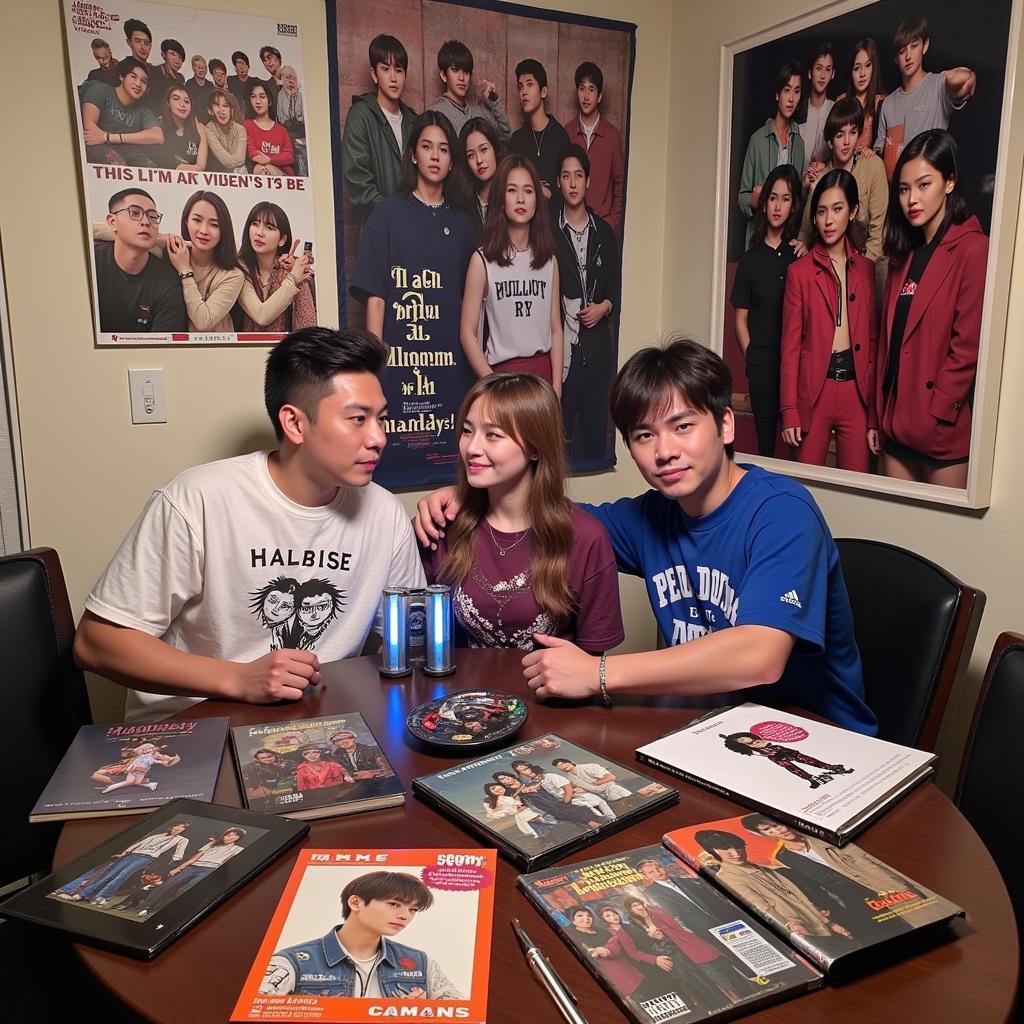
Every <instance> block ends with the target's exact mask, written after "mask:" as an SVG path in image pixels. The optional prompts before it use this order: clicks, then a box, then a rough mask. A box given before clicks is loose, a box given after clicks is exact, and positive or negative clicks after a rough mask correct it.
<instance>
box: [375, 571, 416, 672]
mask: <svg viewBox="0 0 1024 1024" xmlns="http://www.w3.org/2000/svg"><path fill="white" fill-rule="evenodd" d="M383 602H384V646H383V647H382V648H381V652H380V674H381V675H382V676H389V677H394V676H407V675H409V673H410V672H412V666H411V665H410V663H409V592H408V591H407V590H406V589H405V588H404V587H387V588H386V589H385V591H384V596H383Z"/></svg>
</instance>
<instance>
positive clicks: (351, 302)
mask: <svg viewBox="0 0 1024 1024" xmlns="http://www.w3.org/2000/svg"><path fill="white" fill-rule="evenodd" d="M634 31H635V26H632V25H629V24H626V23H623V22H614V21H607V20H603V19H595V18H586V17H581V16H579V15H570V14H563V13H559V12H555V11H548V10H540V9H535V8H526V7H519V6H516V5H512V4H504V3H496V2H488V0H477V2H472V3H470V2H464V0H387V2H386V3H383V4H375V5H370V6H368V5H366V4H365V3H361V2H359V0H328V36H329V38H330V40H331V51H330V66H331V102H332V131H333V135H334V165H335V168H336V171H335V174H336V178H337V180H338V184H339V189H338V191H339V194H340V196H341V199H342V201H341V202H340V203H339V204H337V206H336V211H337V215H338V218H339V220H338V225H337V229H336V242H337V263H338V291H339V295H347V303H346V306H345V308H346V313H345V316H344V319H345V320H346V322H347V323H348V325H349V326H350V327H363V326H366V327H367V328H368V329H370V330H373V331H376V332H377V333H380V334H381V336H382V337H383V338H384V340H385V341H387V342H388V343H389V344H390V345H391V356H390V361H389V368H388V371H387V373H386V374H385V378H384V392H385V395H386V396H387V399H388V405H389V418H388V424H387V429H388V457H387V459H386V460H385V462H384V464H383V465H382V467H381V469H380V471H379V473H378V479H379V481H380V482H381V483H383V484H384V485H385V486H388V487H391V488H399V487H424V486H431V485H436V484H443V483H449V482H451V481H452V480H453V479H454V478H455V473H456V464H457V460H458V450H457V436H456V427H457V425H456V422H455V420H456V415H457V413H458V409H459V405H460V403H461V401H462V397H463V395H464V394H465V393H466V391H467V389H468V388H469V386H470V385H471V384H472V383H473V381H474V380H475V379H476V377H477V376H478V374H483V373H485V372H489V370H490V368H492V367H494V368H497V369H499V370H507V369H528V370H534V369H537V366H536V365H534V364H535V363H536V364H538V365H540V372H542V373H543V374H545V375H548V376H549V379H550V380H551V381H552V383H554V384H555V386H556V389H558V388H561V389H562V396H561V397H562V412H563V418H564V420H565V424H566V440H567V445H568V454H569V459H570V464H571V466H572V468H573V469H574V470H575V471H577V472H592V471H598V470H602V469H607V468H609V467H611V466H612V465H614V462H615V445H614V435H613V431H612V426H611V421H610V417H609V413H608V392H609V389H610V387H611V382H612V379H613V378H614V374H615V370H616V368H617V341H618V320H619V293H620V283H619V282H620V280H621V257H620V253H621V241H622V228H623V223H622V221H623V210H624V207H625V194H626V178H627V174H626V167H627V161H626V155H627V152H628V137H629V134H628V133H629V96H630V88H631V82H632V67H633V54H634V46H635V40H634ZM442 64H443V65H445V66H444V67H443V68H442V67H441V65H442ZM517 72H518V73H517ZM421 111H424V112H425V113H424V115H423V117H421V115H420V112H421ZM424 117H425V118H426V119H427V121H429V122H430V123H427V121H424V120H423V118H424ZM424 135H425V136H426V137H428V138H432V137H433V136H434V135H436V136H437V145H438V147H439V150H440V156H439V158H438V159H439V162H438V163H437V166H436V167H435V168H433V169H431V166H429V165H428V163H427V160H426V158H424V162H423V166H422V167H420V166H419V165H417V164H416V152H415V150H416V146H417V143H418V141H419V140H420V138H421V136H424ZM572 144H575V145H576V146H578V147H579V149H578V150H577V155H576V157H573V158H571V159H570V160H569V164H568V165H567V166H568V169H569V170H568V171H566V172H565V173H563V171H564V168H563V156H564V155H565V150H566V148H567V147H568V146H570V145H572ZM509 154H518V155H519V156H521V157H524V158H526V160H528V161H529V163H530V165H531V166H532V167H533V168H534V170H535V175H534V179H533V181H532V182H531V188H532V189H534V190H535V191H536V192H537V193H538V195H537V199H536V201H535V203H534V202H533V201H531V204H530V210H531V212H530V213H528V214H526V216H527V217H528V218H529V221H530V224H531V227H530V232H529V239H530V240H528V241H527V243H526V246H524V247H522V248H520V247H519V246H516V247H515V251H512V249H511V248H510V247H508V246H505V245H504V236H503V235H502V234H501V230H502V228H501V224H502V219H501V217H500V216H499V215H501V214H503V212H504V203H503V202H501V203H495V202H494V201H493V199H492V197H491V195H490V191H491V186H492V184H494V183H495V182H501V181H504V180H505V179H504V177H503V172H502V159H503V157H505V156H508V155H509ZM581 156H582V159H580V157H581ZM584 164H586V165H587V166H586V167H584ZM569 172H575V173H576V175H577V183H576V185H575V186H571V185H570V182H569V178H568V175H569ZM588 172H589V174H588ZM509 173H515V172H509ZM432 176H433V177H434V178H436V179H437V180H436V181H434V182H431V181H430V179H431V177H432ZM563 178H565V184H564V185H563V184H562V183H561V182H562V179H563ZM584 183H585V184H584ZM563 192H564V194H563ZM488 214H490V217H491V218H493V219H494V221H495V225H496V226H495V229H494V230H495V232H497V233H498V237H499V238H501V239H502V240H501V241H500V242H496V243H495V249H494V250H493V251H494V252H496V253H498V254H499V255H497V256H496V257H495V259H494V260H493V261H489V262H487V263H486V266H487V268H488V274H489V278H488V283H487V284H485V285H484V293H485V294H484V298H483V299H482V300H481V308H480V310H479V311H477V310H474V311H473V312H472V313H471V314H469V315H468V316H464V303H463V294H464V289H465V287H466V280H467V270H468V268H469V266H470V264H471V262H472V261H473V260H474V259H479V260H482V259H483V257H482V255H481V256H477V255H476V250H477V248H478V247H479V246H481V245H482V243H483V242H484V232H485V226H486V222H487V221H486V218H487V217H488ZM535 221H536V222H537V223H539V222H540V221H543V222H544V223H545V226H546V227H545V231H544V233H545V234H548V235H550V236H551V241H550V245H549V246H548V249H549V250H550V255H547V257H546V259H542V258H540V256H538V255H537V253H540V252H543V251H544V245H543V243H542V242H541V241H540V240H539V239H538V238H537V229H536V227H535V226H534V222H535ZM548 228H549V229H550V230H548ZM527 250H529V252H530V256H529V257H528V258H527V257H520V262H519V264H517V265H516V266H512V265H511V264H512V263H514V262H515V259H516V254H517V253H525V252H527ZM506 252H507V253H508V259H507V260H506V258H505V253H506ZM535 263H536V264H537V266H535V265H534V264H535ZM506 264H509V265H506ZM526 264H528V267H527V266H526ZM482 265H483V264H482ZM492 266H497V267H498V270H499V271H500V273H499V274H498V276H495V275H494V274H493V273H492V272H491V270H490V268H491V267H492ZM552 268H554V272H553V271H552ZM499 278H500V280H499ZM556 281H557V287H556V286H555V282H556ZM488 302H490V305H488ZM558 333H561V335H562V338H561V339H560V340H558V341H557V342H556V341H554V340H553V338H554V336H555V335H557V334H558ZM510 338H511V339H512V342H513V344H512V345H509V344H508V340H509V339H510ZM520 349H521V351H520ZM560 349H561V356H559V354H558V353H559V350H560ZM474 351H475V363H474V362H473V360H472V353H473V352H474ZM530 357H533V362H529V359H530ZM524 363H526V365H524ZM556 363H557V365H555V364H556ZM474 366H475V369H474ZM381 474H383V475H381Z"/></svg>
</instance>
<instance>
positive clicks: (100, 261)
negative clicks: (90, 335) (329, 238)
mask: <svg viewBox="0 0 1024 1024" xmlns="http://www.w3.org/2000/svg"><path fill="white" fill-rule="evenodd" d="M64 24H65V29H66V35H67V44H68V63H69V66H70V69H71V81H72V83H73V101H74V104H75V108H76V109H77V111H78V117H77V119H76V123H77V129H78V146H79V153H80V155H81V169H82V194H83V199H84V204H85V210H86V218H87V221H88V225H87V229H88V233H89V237H90V242H89V254H90V258H89V262H90V269H91V273H92V284H93V288H92V300H93V317H94V321H95V327H96V341H97V344H99V345H168V344H173V345H180V344H193V345H198V344H237V343H247V342H248V343H260V344H266V343H267V342H274V341H279V340H280V339H281V338H282V337H284V335H285V334H286V333H287V332H288V331H290V330H293V329H297V328H299V327H307V326H313V325H314V324H316V323H317V309H316V288H315V284H314V280H313V260H314V259H315V257H314V253H315V252H316V245H315V231H314V211H313V193H312V188H311V182H310V178H309V157H308V148H307V138H306V121H305V109H304V100H303V96H304V91H305V89H306V78H305V74H304V71H303V64H302V42H301V37H300V31H299V26H298V24H296V23H292V22H278V21H273V20H271V19H270V18H253V17H249V16H245V15H238V14H225V13H222V12H219V11H203V10H193V9H190V8H184V7H170V6H166V5H163V4H152V3H131V4H123V3H120V2H117V0H114V2H112V3H106V2H104V3H102V4H81V3H78V2H76V0H64Z"/></svg>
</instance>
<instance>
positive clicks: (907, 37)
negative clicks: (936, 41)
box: [892, 14, 928, 50]
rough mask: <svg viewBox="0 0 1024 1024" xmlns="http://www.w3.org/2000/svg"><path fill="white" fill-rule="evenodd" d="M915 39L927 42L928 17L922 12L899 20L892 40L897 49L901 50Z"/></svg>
mask: <svg viewBox="0 0 1024 1024" xmlns="http://www.w3.org/2000/svg"><path fill="white" fill-rule="evenodd" d="M915 39H920V40H921V42H922V43H927V42H928V19H927V18H926V17H925V16H924V15H923V14H918V15H916V16H915V17H913V18H907V19H905V20H904V21H901V22H900V23H899V24H898V25H897V26H896V34H895V35H894V36H893V40H892V41H893V45H894V46H895V47H896V49H897V50H902V49H903V47H904V46H906V45H907V44H908V43H912V42H913V41H914V40H915Z"/></svg>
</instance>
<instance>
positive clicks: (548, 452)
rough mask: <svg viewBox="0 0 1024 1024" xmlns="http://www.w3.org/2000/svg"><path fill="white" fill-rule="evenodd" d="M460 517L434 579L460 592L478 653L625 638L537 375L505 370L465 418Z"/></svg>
mask: <svg viewBox="0 0 1024 1024" xmlns="http://www.w3.org/2000/svg"><path fill="white" fill-rule="evenodd" d="M457 422H458V429H459V430H460V439H459V455H460V460H459V478H458V488H457V491H458V500H459V503H460V506H461V511H460V512H459V515H458V517H457V518H456V520H455V522H454V523H452V525H451V527H450V528H449V529H448V532H447V536H446V537H445V538H444V540H442V541H440V542H439V544H438V546H437V550H435V551H429V550H424V551H423V552H422V556H423V559H424V564H425V568H426V571H427V576H428V578H429V579H430V580H431V582H434V581H436V582H439V583H448V584H450V585H451V586H452V587H453V590H454V605H455V615H456V618H457V620H458V623H459V626H460V627H461V629H462V630H463V632H464V634H465V637H466V639H467V640H468V642H469V645H470V646H472V647H511V648H519V649H521V650H532V648H533V646H534V635H535V634H542V635H548V636H557V637H562V638H564V639H566V640H571V641H573V642H574V643H576V644H578V645H579V646H580V647H582V648H583V649H584V650H587V651H590V652H592V653H595V652H601V651H605V650H607V649H608V648H610V647H614V646H616V644H619V643H621V642H622V639H623V635H624V634H623V629H622V615H621V612H620V610H619V585H618V577H617V572H616V567H615V557H614V555H613V554H612V549H611V544H610V542H609V540H608V535H607V534H606V533H605V531H604V528H603V527H602V526H601V525H600V524H599V523H598V522H597V520H596V519H594V518H593V517H592V516H590V515H588V514H587V513H586V512H583V511H581V510H580V509H578V508H576V507H575V506H574V505H573V504H572V502H571V501H569V499H568V498H567V497H566V496H565V449H564V441H563V439H562V418H561V414H560V412H559V408H558V398H557V397H556V395H555V392H554V390H553V389H552V387H551V385H550V384H548V383H547V382H546V381H544V380H542V379H541V378H540V377H538V376H536V375H535V374H532V373H498V374H490V375H489V376H486V377H482V378H481V379H480V380H478V381H477V382H476V384H474V385H473V387H472V388H470V390H469V392H468V393H467V395H466V397H465V399H464V400H463V402H462V408H461V409H460V410H459V418H458V421H457Z"/></svg>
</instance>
